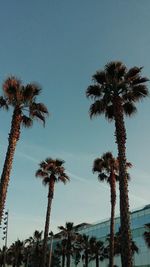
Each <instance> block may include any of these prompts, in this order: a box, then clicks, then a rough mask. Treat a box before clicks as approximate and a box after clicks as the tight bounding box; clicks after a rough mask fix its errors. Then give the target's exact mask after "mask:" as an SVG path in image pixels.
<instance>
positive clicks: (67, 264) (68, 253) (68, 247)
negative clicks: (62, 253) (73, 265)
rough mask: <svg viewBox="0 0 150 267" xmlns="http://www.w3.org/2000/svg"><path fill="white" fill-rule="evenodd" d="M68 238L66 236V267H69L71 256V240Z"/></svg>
mask: <svg viewBox="0 0 150 267" xmlns="http://www.w3.org/2000/svg"><path fill="white" fill-rule="evenodd" d="M70 239H71V238H70V236H68V240H67V255H66V257H67V262H66V267H70V259H71V255H70V251H71V240H70Z"/></svg>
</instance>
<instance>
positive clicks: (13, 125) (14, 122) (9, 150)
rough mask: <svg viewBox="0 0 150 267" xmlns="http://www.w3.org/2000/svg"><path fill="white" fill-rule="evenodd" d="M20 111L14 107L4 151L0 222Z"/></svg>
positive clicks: (17, 134)
mask: <svg viewBox="0 0 150 267" xmlns="http://www.w3.org/2000/svg"><path fill="white" fill-rule="evenodd" d="M21 120H22V117H21V112H20V109H17V108H15V109H14V113H13V117H12V122H11V130H10V134H9V138H8V148H7V152H6V157H5V162H4V166H3V171H2V175H1V181H0V223H1V220H2V216H3V210H4V206H5V201H6V195H7V188H8V184H9V179H10V172H11V169H12V163H13V158H14V154H15V149H16V145H17V141H18V140H19V137H20V125H21Z"/></svg>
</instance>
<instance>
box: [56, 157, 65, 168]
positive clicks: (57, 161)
mask: <svg viewBox="0 0 150 267" xmlns="http://www.w3.org/2000/svg"><path fill="white" fill-rule="evenodd" d="M64 163H65V161H64V160H62V159H56V160H55V164H56V166H58V167H59V166H62V165H63V164H64Z"/></svg>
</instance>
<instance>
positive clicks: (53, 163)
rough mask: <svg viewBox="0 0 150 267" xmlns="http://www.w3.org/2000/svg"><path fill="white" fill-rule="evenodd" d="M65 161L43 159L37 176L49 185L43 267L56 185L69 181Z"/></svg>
mask: <svg viewBox="0 0 150 267" xmlns="http://www.w3.org/2000/svg"><path fill="white" fill-rule="evenodd" d="M64 163H65V162H64V161H63V160H60V159H52V158H47V159H45V161H42V162H41V163H40V164H39V166H40V168H39V169H38V170H37V172H36V174H35V175H36V177H40V178H42V181H43V185H45V186H46V185H48V203H47V212H46V221H45V230H44V240H43V255H42V267H45V264H46V253H47V240H48V233H49V224H50V214H51V205H52V200H53V196H54V186H55V183H56V182H63V183H64V184H66V182H67V181H69V177H68V176H67V174H66V173H65V168H64V166H63V165H64Z"/></svg>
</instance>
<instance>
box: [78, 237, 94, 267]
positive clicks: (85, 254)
mask: <svg viewBox="0 0 150 267" xmlns="http://www.w3.org/2000/svg"><path fill="white" fill-rule="evenodd" d="M80 242H81V248H82V260H83V262H84V267H88V264H89V259H90V257H91V244H92V243H93V238H92V237H89V236H88V235H85V234H83V235H82V236H81V241H80Z"/></svg>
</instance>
